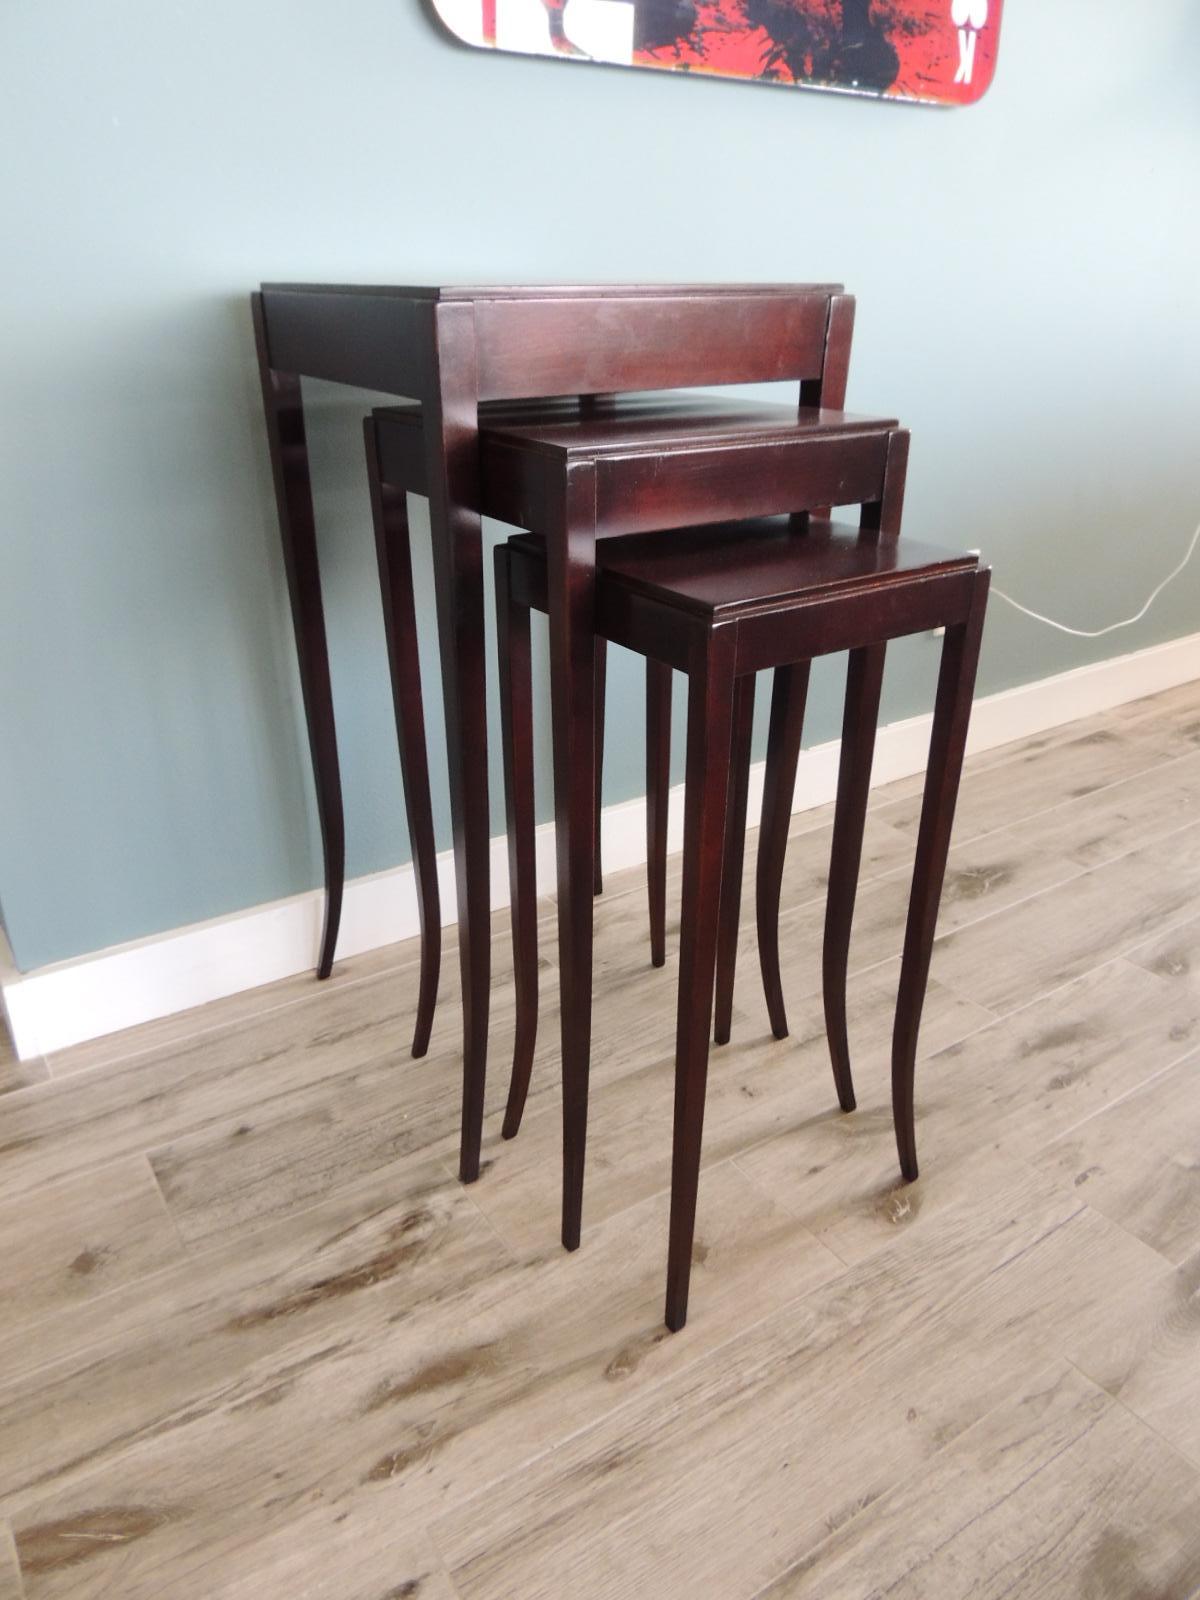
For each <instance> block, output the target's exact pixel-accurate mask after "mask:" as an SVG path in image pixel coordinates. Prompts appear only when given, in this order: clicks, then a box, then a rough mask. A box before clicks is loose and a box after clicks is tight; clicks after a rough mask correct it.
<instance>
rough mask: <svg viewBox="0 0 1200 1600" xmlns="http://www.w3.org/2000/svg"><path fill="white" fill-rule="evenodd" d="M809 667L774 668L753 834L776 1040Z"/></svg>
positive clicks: (780, 1033)
mask: <svg viewBox="0 0 1200 1600" xmlns="http://www.w3.org/2000/svg"><path fill="white" fill-rule="evenodd" d="M808 677H809V663H808V662H807V661H797V662H795V663H794V664H793V665H792V666H789V667H776V668H775V682H774V685H773V687H772V690H771V730H770V733H769V735H768V737H767V766H766V773H765V775H764V779H763V802H762V825H761V827H760V829H759V834H758V867H757V878H756V882H755V905H756V915H757V919H758V963H759V967H760V968H761V970H762V983H763V993H764V994H765V995H766V997H767V1015H768V1016H769V1017H770V1019H771V1032H772V1033H773V1034H774V1036H775V1038H776V1039H786V1038H787V1031H788V1025H787V1011H786V1010H785V1008H784V1004H783V984H782V982H781V980H780V976H779V898H780V894H781V892H782V889H783V863H784V858H785V856H786V854H787V840H788V826H789V824H790V822H791V816H792V799H793V796H794V794H795V791H796V764H797V762H798V761H799V759H800V739H801V736H802V734H803V733H804V706H805V702H806V701H807V699H808Z"/></svg>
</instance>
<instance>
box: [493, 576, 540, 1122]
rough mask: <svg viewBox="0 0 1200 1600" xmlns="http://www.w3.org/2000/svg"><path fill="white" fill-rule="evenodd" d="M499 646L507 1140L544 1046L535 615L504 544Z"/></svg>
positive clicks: (498, 605)
mask: <svg viewBox="0 0 1200 1600" xmlns="http://www.w3.org/2000/svg"><path fill="white" fill-rule="evenodd" d="M494 559H495V564H496V643H497V654H498V656H499V664H500V726H501V729H502V732H503V739H504V798H505V803H506V806H507V812H508V879H509V889H510V893H511V903H512V944H513V976H514V981H515V987H516V1038H515V1042H514V1044H513V1065H512V1077H511V1079H510V1080H509V1086H508V1104H507V1106H506V1107H505V1111H504V1127H503V1134H504V1137H505V1138H506V1139H511V1138H513V1136H514V1135H515V1134H516V1132H517V1129H518V1128H519V1127H520V1126H521V1115H522V1113H523V1112H524V1110H525V1097H526V1095H527V1094H528V1093H529V1075H530V1072H531V1071H532V1069H533V1051H534V1046H535V1044H536V1043H537V1021H538V970H537V858H536V853H535V832H534V805H533V685H532V678H531V671H530V655H529V609H528V607H527V606H523V605H520V604H518V603H517V602H515V601H514V600H513V597H512V584H511V581H510V571H509V567H510V561H511V557H510V555H509V553H508V549H507V547H506V546H505V545H502V544H501V545H497V546H496V552H495V558H494Z"/></svg>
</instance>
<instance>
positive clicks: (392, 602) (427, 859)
mask: <svg viewBox="0 0 1200 1600" xmlns="http://www.w3.org/2000/svg"><path fill="white" fill-rule="evenodd" d="M363 440H364V443H365V446H366V458H367V485H368V488H369V490H370V496H371V516H372V520H373V522H374V526H375V557H376V562H377V565H378V568H379V594H380V599H381V600H382V602H383V631H384V637H385V639H386V641H387V655H388V669H389V672H390V675H391V680H392V707H393V710H394V712H395V717H396V738H397V743H398V745H399V749H400V773H401V777H402V779H403V783H404V809H405V814H406V816H407V818H408V839H409V844H410V846H411V848H412V863H413V878H414V881H415V883H416V887H417V913H418V916H419V918H420V924H421V978H420V984H419V987H418V992H417V1020H416V1024H415V1026H414V1028H413V1042H412V1053H413V1055H414V1056H423V1055H424V1054H425V1052H426V1051H427V1050H428V1049H429V1035H430V1032H431V1030H432V1028H433V1013H434V1009H435V1008H436V1006H437V992H438V975H439V973H440V971H441V964H442V906H441V896H440V893H439V891H438V873H437V844H436V841H435V836H434V831H433V803H432V800H431V797H430V792H429V755H428V750H427V747H426V743H425V704H424V697H423V694H422V690H421V659H420V654H419V652H418V648H417V616H416V605H415V602H414V600H413V583H412V553H411V546H410V543H409V536H408V496H407V494H406V493H405V490H404V488H403V487H402V486H399V485H396V484H390V483H384V482H383V479H382V476H381V474H380V466H379V445H378V440H377V438H376V431H375V418H374V417H373V416H369V417H367V418H365V420H364V422H363Z"/></svg>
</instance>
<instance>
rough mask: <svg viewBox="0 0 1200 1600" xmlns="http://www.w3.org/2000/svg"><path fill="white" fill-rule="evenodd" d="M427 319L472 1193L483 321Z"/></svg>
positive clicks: (439, 308) (486, 994)
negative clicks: (479, 334)
mask: <svg viewBox="0 0 1200 1600" xmlns="http://www.w3.org/2000/svg"><path fill="white" fill-rule="evenodd" d="M426 314H427V316H428V318H429V328H428V340H429V345H428V356H429V362H430V372H429V389H428V393H427V394H426V395H425V396H424V407H423V414H422V422H423V431H424V436H425V469H426V491H427V493H428V495H429V530H430V536H431V548H432V552H433V577H434V587H435V591H436V596H437V612H438V643H439V646H440V649H441V662H442V698H443V704H444V706H445V712H446V756H447V769H448V770H447V776H448V778H449V786H450V817H451V821H452V823H453V827H454V875H455V886H456V891H457V899H458V954H459V966H460V969H461V972H462V1010H463V1067H462V1125H461V1132H460V1138H459V1154H458V1173H459V1177H460V1179H461V1180H462V1182H463V1183H474V1182H475V1180H476V1179H477V1178H478V1176H479V1153H480V1147H481V1144H482V1141H483V1106H484V1098H485V1094H486V1089H487V1036H488V1006H489V1001H490V997H491V963H492V926H491V813H490V807H489V803H488V783H487V743H488V741H487V659H486V654H485V650H484V621H483V530H482V526H481V524H480V519H479V513H478V511H477V510H475V509H474V508H475V507H476V506H478V504H479V434H478V381H477V373H476V362H475V314H474V310H473V308H472V307H471V306H469V305H467V304H465V303H447V302H444V301H435V302H432V303H431V304H430V306H429V307H428V311H427V313H426Z"/></svg>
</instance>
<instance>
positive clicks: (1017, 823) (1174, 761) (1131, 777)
mask: <svg viewBox="0 0 1200 1600" xmlns="http://www.w3.org/2000/svg"><path fill="white" fill-rule="evenodd" d="M1196 753H1197V752H1196V750H1195V749H1191V750H1185V751H1184V752H1183V754H1182V755H1178V756H1168V757H1167V758H1166V759H1165V760H1164V761H1160V762H1156V763H1155V764H1154V765H1153V766H1149V767H1139V768H1138V770H1137V771H1136V772H1131V773H1127V774H1126V776H1125V777H1123V778H1113V779H1112V780H1111V782H1109V783H1102V784H1100V785H1099V786H1098V787H1097V788H1095V789H1089V790H1088V791H1087V792H1086V793H1085V794H1075V795H1068V796H1066V798H1065V799H1062V800H1056V801H1055V803H1054V804H1053V805H1052V806H1043V807H1042V808H1041V810H1038V811H1029V812H1025V813H1024V814H1023V815H1021V816H1018V817H1013V818H1011V819H1010V820H1009V821H1007V822H1002V823H1000V824H999V825H998V826H997V827H995V828H985V829H984V830H983V832H982V833H966V834H964V835H963V836H962V838H958V837H956V838H955V841H954V843H955V844H956V845H968V844H979V843H981V842H982V841H983V840H986V839H990V838H992V837H993V836H994V835H995V834H997V833H1007V832H1009V831H1010V830H1011V829H1012V828H1015V827H1024V826H1025V825H1027V824H1029V823H1033V822H1041V821H1042V820H1043V819H1044V818H1046V817H1051V816H1053V815H1054V814H1055V812H1057V811H1066V810H1067V809H1068V808H1069V807H1071V806H1081V807H1082V806H1086V805H1088V804H1089V803H1090V802H1091V801H1093V800H1095V799H1096V798H1097V797H1099V796H1100V795H1104V794H1108V793H1110V792H1111V791H1112V790H1113V789H1120V788H1121V787H1122V786H1123V785H1124V784H1127V783H1136V782H1137V781H1138V780H1139V779H1141V778H1148V777H1152V776H1154V775H1155V774H1157V773H1159V772H1163V771H1165V770H1166V769H1167V768H1168V767H1176V766H1181V765H1182V764H1183V763H1184V762H1186V761H1189V760H1193V759H1194V758H1195V756H1196ZM1001 765H1007V763H1003V764H1001ZM969 766H970V763H969V762H968V763H967V766H966V767H965V768H964V770H963V777H962V796H960V803H961V798H962V797H965V796H966V794H967V783H968V780H969V778H970V777H971V776H972V774H971V773H970V771H969V770H968V769H969ZM998 770H1000V767H999V766H996V767H985V768H984V769H983V771H982V772H981V773H980V774H979V776H984V775H985V774H986V773H989V772H996V771H998ZM889 803H890V804H891V805H895V806H902V805H908V804H911V802H910V801H908V800H895V801H891V802H889ZM886 809H887V808H886V807H885V808H884V810H886ZM880 820H881V821H883V822H887V817H886V816H884V815H882V814H880ZM888 826H889V827H892V828H894V827H896V826H897V825H896V824H895V823H894V822H890V823H888ZM1184 826H1185V827H1186V826H1188V824H1184ZM900 831H905V830H900ZM1168 831H1169V832H1173V831H1175V830H1168ZM1135 848H1138V847H1135ZM1122 853H1124V852H1122ZM1112 859H1113V860H1119V859H1120V857H1119V856H1114V857H1113V858H1112Z"/></svg>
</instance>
